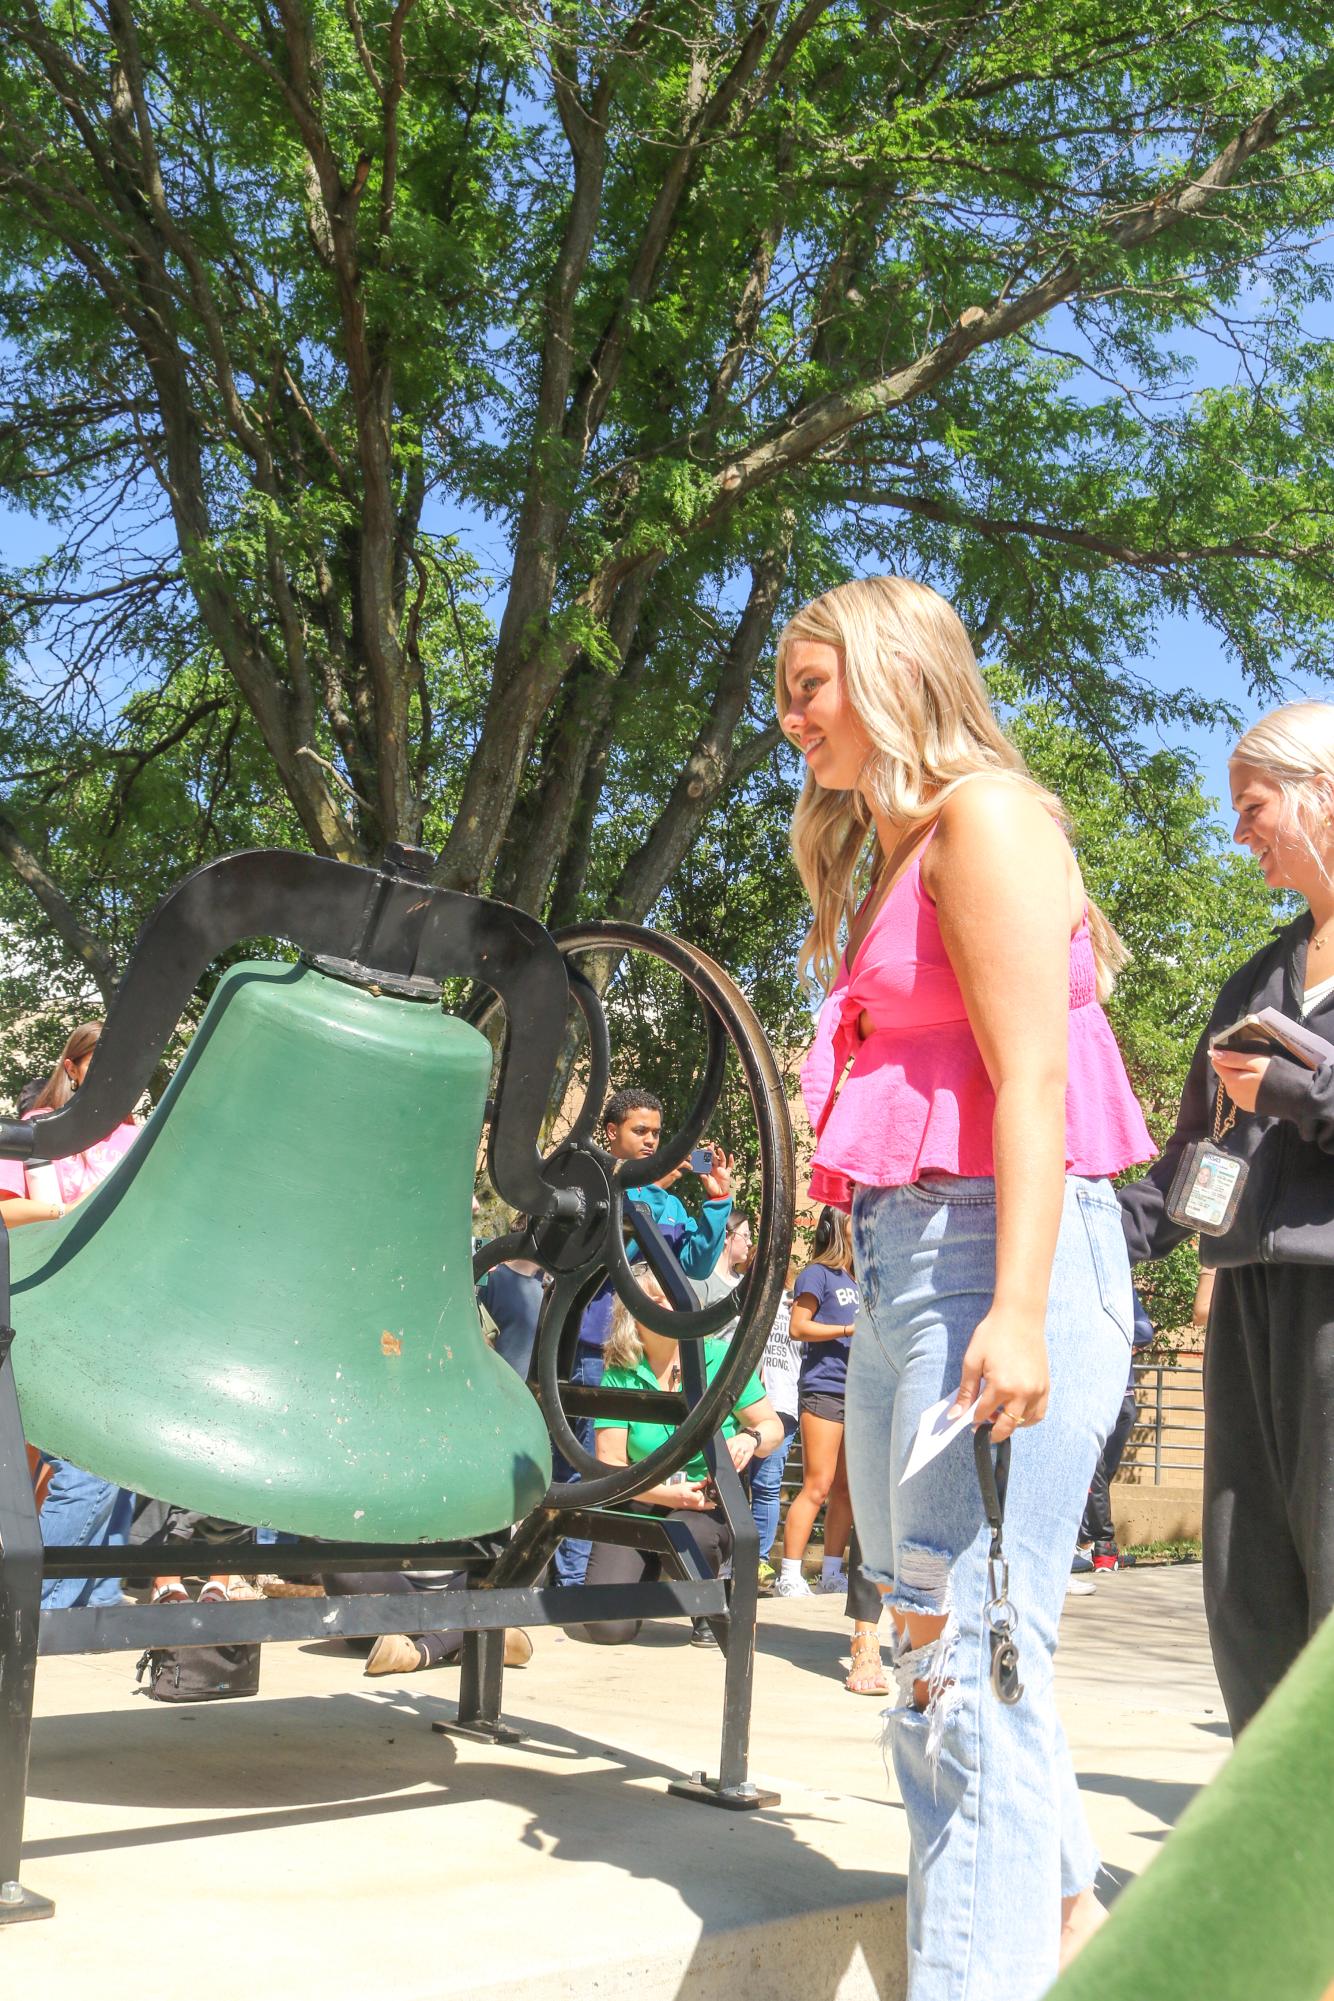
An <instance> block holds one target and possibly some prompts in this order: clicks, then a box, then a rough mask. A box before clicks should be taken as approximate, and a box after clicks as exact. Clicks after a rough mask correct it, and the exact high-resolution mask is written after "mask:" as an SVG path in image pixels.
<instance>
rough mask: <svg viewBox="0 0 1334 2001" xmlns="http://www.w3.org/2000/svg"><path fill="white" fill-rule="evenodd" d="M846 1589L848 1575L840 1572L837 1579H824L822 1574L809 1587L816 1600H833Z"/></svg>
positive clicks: (845, 1572) (842, 1571)
mask: <svg viewBox="0 0 1334 2001" xmlns="http://www.w3.org/2000/svg"><path fill="white" fill-rule="evenodd" d="M847 1588H848V1573H847V1571H846V1570H840V1571H839V1573H838V1576H837V1577H826V1576H825V1575H824V1574H823V1572H822V1573H821V1574H820V1576H819V1577H817V1578H816V1580H815V1582H814V1584H813V1585H812V1586H811V1589H812V1591H813V1592H814V1593H815V1595H816V1597H817V1598H833V1597H835V1596H838V1595H840V1594H841V1593H842V1592H844V1591H846V1590H847Z"/></svg>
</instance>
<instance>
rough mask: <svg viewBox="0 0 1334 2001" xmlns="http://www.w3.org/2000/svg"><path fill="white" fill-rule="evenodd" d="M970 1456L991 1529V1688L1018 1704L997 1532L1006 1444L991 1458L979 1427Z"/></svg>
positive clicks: (1001, 1522) (1005, 1570) (1006, 1573)
mask: <svg viewBox="0 0 1334 2001" xmlns="http://www.w3.org/2000/svg"><path fill="white" fill-rule="evenodd" d="M973 1457H974V1459H975V1460H976V1462H977V1484H978V1486H979V1487H980V1488H981V1489H982V1507H983V1510H984V1512H985V1514H986V1518H987V1526H988V1527H989V1528H990V1530H991V1548H990V1549H989V1550H988V1552H987V1605H986V1620H987V1626H988V1629H989V1637H990V1640H991V1686H992V1689H993V1690H994V1692H995V1694H996V1697H997V1699H998V1700H999V1701H1001V1702H1004V1703H1013V1702H1018V1700H1019V1698H1020V1696H1021V1695H1022V1694H1023V1692H1024V1685H1023V1683H1022V1682H1021V1681H1020V1679H1019V1645H1018V1642H1017V1641H1016V1639H1015V1637H1014V1635H1015V1628H1016V1626H1017V1625H1018V1623H1019V1621H1018V1615H1017V1614H1016V1612H1015V1609H1014V1607H1013V1605H1012V1604H1011V1603H1010V1566H1009V1564H1008V1563H1007V1562H1006V1561H1005V1550H1004V1548H1003V1546H1002V1543H1001V1532H1002V1530H1003V1529H1004V1526H1005V1489H1006V1486H1007V1485H1008V1483H1009V1478H1010V1441H1009V1439H1008V1438H1007V1439H1004V1440H1003V1441H1002V1442H1001V1444H999V1445H998V1446H997V1447H996V1457H995V1461H994V1463H993V1461H992V1457H991V1426H990V1424H980V1425H979V1426H978V1428H977V1430H976V1431H975V1432H974V1433H973Z"/></svg>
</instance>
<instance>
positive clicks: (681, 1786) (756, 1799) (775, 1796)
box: [667, 1772, 783, 1813]
mask: <svg viewBox="0 0 1334 2001" xmlns="http://www.w3.org/2000/svg"><path fill="white" fill-rule="evenodd" d="M667 1790H668V1792H669V1793H670V1794H671V1795H672V1797H673V1799H678V1800H694V1802H695V1804H696V1805H697V1806H721V1807H726V1809H727V1810H728V1812H729V1813H754V1812H755V1811H756V1810H757V1809H758V1808H760V1807H765V1806H777V1805H778V1804H779V1802H780V1800H781V1799H782V1797H783V1796H782V1794H781V1793H771V1792H766V1791H765V1789H764V1787H763V1786H756V1785H752V1784H751V1782H750V1780H749V1779H747V1780H746V1781H745V1783H744V1784H743V1785H739V1786H725V1785H723V1783H722V1781H721V1780H719V1779H710V1778H706V1777H705V1775H704V1773H703V1772H692V1773H691V1775H690V1777H689V1778H688V1779H672V1780H670V1781H669V1782H668V1786H667Z"/></svg>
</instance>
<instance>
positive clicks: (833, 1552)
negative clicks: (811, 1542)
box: [824, 1439, 852, 1562]
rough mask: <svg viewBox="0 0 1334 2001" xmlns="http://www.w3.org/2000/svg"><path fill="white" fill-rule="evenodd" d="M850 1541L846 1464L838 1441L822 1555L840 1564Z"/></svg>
mask: <svg viewBox="0 0 1334 2001" xmlns="http://www.w3.org/2000/svg"><path fill="white" fill-rule="evenodd" d="M851 1541H852V1497H851V1495H850V1494H849V1493H848V1462H847V1459H846V1456H845V1454H844V1450H843V1441H842V1439H840V1440H839V1446H838V1463H837V1464H836V1466H835V1468H834V1484H833V1486H832V1487H831V1488H830V1489H829V1499H828V1500H827V1501H826V1502H825V1511H824V1553H825V1555H826V1556H827V1557H833V1556H836V1557H837V1558H838V1559H839V1561H840V1562H842V1561H843V1559H844V1558H845V1557H846V1556H847V1553H848V1544H849V1543H850V1542H851Z"/></svg>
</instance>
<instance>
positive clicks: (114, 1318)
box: [12, 964, 551, 1542]
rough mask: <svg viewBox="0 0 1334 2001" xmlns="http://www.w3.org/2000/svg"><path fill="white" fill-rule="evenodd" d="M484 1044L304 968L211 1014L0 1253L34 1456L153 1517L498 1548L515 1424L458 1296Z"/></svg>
mask: <svg viewBox="0 0 1334 2001" xmlns="http://www.w3.org/2000/svg"><path fill="white" fill-rule="evenodd" d="M490 1068H491V1051H490V1047H489V1045H488V1044H487V1042H486V1040H485V1038H484V1037H483V1036H481V1035H480V1034H478V1032H477V1031H476V1030H475V1029H473V1028H470V1027H469V1026H467V1024H465V1023H464V1022H461V1021H458V1020H456V1019H454V1018H453V1017H451V1016H449V1015H447V1014H444V1013H442V1012H441V1009H440V1007H439V1005H438V1004H432V1003H431V1002H429V1001H422V1000H409V999H399V998H395V997H392V996H390V995H388V994H384V993H380V992H376V991H373V990H368V989H367V988H365V987H361V986H356V985H352V984H349V983H347V982H345V981H343V980H340V979H336V978H333V977H331V976H330V975H328V974H326V973H324V972H321V971H319V970H317V969H316V968H315V967H313V966H310V965H301V966H279V965H274V964H245V965H239V966H235V967H233V968H232V970H231V971H230V972H229V973H228V974H227V975H226V976H225V978H224V979H223V980H222V982H221V984H220V985H219V987H218V990H217V992H216V993H215V995H214V997H213V999H212V1001H211V1003H210V1004H209V1008H208V1011H207V1013H206V1014H205V1016H204V1020H203V1022H202V1024H201V1026H200V1028H199V1031H198V1033H197V1034H196V1035H195V1037H194V1039H193V1041H192V1042H191V1044H190V1046H189V1048H188V1050H187V1051H186V1054H185V1057H184V1060H183V1061H182V1063H181V1065H180V1068H179V1069H178V1070H177V1072H176V1075H175V1076H174V1077H173V1079H172V1081H171V1084H170V1085H169V1086H168V1089H167V1091H166V1093H165V1095H164V1096H163V1099H162V1102H161V1104H160V1105H159V1106H158V1108H157V1110H156V1111H155V1112H154V1114H153V1116H152V1118H151V1119H150V1120H149V1122H148V1124H147V1126H146V1127H145V1129H144V1131H143V1133H142V1134H141V1135H140V1137H139V1139H138V1140H137V1141H136V1142H135V1144H134V1146H133V1147H132V1148H131V1149H130V1151H129V1152H128V1153H127V1154H126V1155H125V1157H124V1158H123V1159H122V1160H121V1161H119V1162H118V1163H117V1165H116V1166H115V1168H113V1170H112V1171H111V1173H110V1174H109V1175H108V1176H107V1178H106V1180H105V1181H104V1182H102V1183H101V1185H100V1186H99V1187H98V1188H97V1189H95V1190H94V1192H93V1193H92V1194H91V1195H90V1196H88V1197H87V1198H86V1199H85V1200H84V1201H83V1202H82V1203H81V1204H80V1205H79V1206H78V1208H77V1209H74V1210H72V1211H71V1213H70V1214H69V1215H68V1216H66V1217H65V1218H64V1220H63V1221H61V1222H59V1223H49V1224H32V1225H29V1226H28V1227H26V1228H25V1229H22V1230H18V1231H16V1232H15V1233H14V1237H13V1244H12V1251H13V1269H14V1285H13V1314H12V1317H13V1320H14V1325H15V1328H16V1329H17V1338H16V1340H15V1344H14V1350H13V1361H14V1369H15V1375H16V1379H17V1384H18V1390H19V1397H20V1401H21V1405H22V1410H23V1418H24V1429H25V1431H26V1433H27V1436H28V1438H29V1439H30V1440H31V1442H32V1443H33V1444H35V1445H40V1446H41V1447H42V1448H43V1449H44V1450H46V1451H48V1452H51V1453H54V1454H57V1455H59V1456H60V1457H61V1458H64V1459H69V1460H72V1461H73V1462H74V1463H75V1464H76V1465H79V1466H83V1467H87V1468H88V1469H89V1470H90V1471H92V1472H95V1473H99V1474H102V1475H103V1476H104V1477H106V1478H109V1479H112V1480H115V1481H117V1482H119V1483H120V1484H121V1485H122V1486H125V1487H130V1488H133V1489H135V1490H136V1491H137V1492H139V1493H142V1494H148V1495H152V1496H154V1497H156V1498H157V1499H160V1500H168V1501H177V1502H180V1503H182V1504H183V1505H184V1506H186V1507H189V1508H195V1509H198V1510H200V1511H201V1512H203V1513H206V1514H212V1515H220V1516H223V1517H226V1518H227V1519H229V1520H231V1521H236V1522H242V1523H251V1524H256V1525H260V1524H263V1525H268V1526H272V1527H275V1528H279V1529H289V1530H295V1531H296V1532H298V1533H300V1534H302V1535H310V1536H327V1537H331V1538H333V1539H335V1540H339V1541H372V1542H380V1541H385V1542H390V1541H392V1542H410V1541H415V1540H419V1539H420V1540H432V1541H434V1540H449V1539H452V1538H455V1537H466V1536H474V1535H480V1534H484V1533H487V1532H489V1531H493V1530H499V1529H505V1528H508V1527H509V1526H510V1525H511V1524H513V1523H514V1522H517V1521H519V1520H520V1519H521V1518H522V1517H523V1516H525V1515H526V1514H528V1513H529V1512H530V1511H531V1510H532V1509H533V1508H534V1507H536V1505H537V1504H538V1502H539V1501H541V1499H542V1497H543V1495H544V1494H545V1492H546V1490H547V1486H548V1484H549V1482H550V1477H551V1451H550V1445H549V1441H548V1437H547V1429H546V1425H545V1423H544V1421H543V1418H542V1414H541V1412H540V1410H539V1409H538V1406H537V1404H536V1402H535V1401H534V1399H533V1397H532V1396H531V1395H530V1393H529V1391H528V1389H527V1387H526V1386H525V1384H524V1383H523V1382H522V1381H521V1380H520V1379H519V1377H518V1376H517V1375H515V1373H514V1371H513V1370H512V1369H510V1368H509V1366H508V1365H507V1364H506V1363H505V1362H504V1361H502V1360H501V1358H500V1357H499V1356H498V1355H496V1354H495V1353H494V1352H493V1351H492V1350H491V1349H490V1348H489V1347H488V1346H487V1344H486V1342H485V1340H484V1339H483V1336H482V1331H481V1323H480V1319H479V1316H478V1311H477V1303H476V1297H475V1294H474V1291H473V1280H472V1257H471V1216H472V1189H473V1173H474V1168H475V1164H476V1159H477V1150H478V1144H479V1138H480V1133H481V1127H482V1119H483V1111H484V1105H485V1099H486V1092H487V1086H488V1081H489V1077H490Z"/></svg>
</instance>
